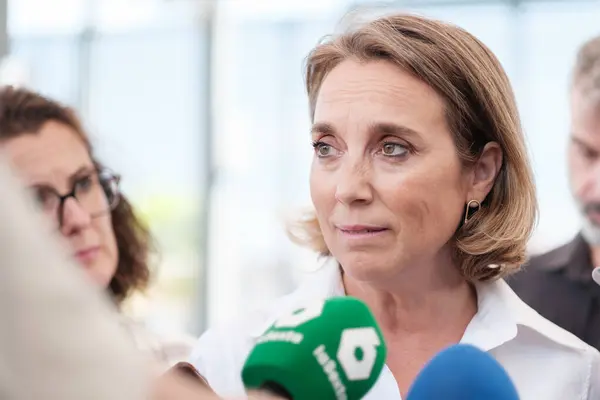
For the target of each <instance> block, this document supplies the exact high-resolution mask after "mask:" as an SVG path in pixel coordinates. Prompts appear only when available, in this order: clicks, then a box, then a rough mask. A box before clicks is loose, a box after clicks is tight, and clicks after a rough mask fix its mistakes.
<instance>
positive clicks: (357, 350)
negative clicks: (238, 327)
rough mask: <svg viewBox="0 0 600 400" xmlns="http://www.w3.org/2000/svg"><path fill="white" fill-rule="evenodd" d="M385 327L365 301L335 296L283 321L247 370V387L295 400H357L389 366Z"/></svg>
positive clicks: (270, 331) (272, 329)
mask: <svg viewBox="0 0 600 400" xmlns="http://www.w3.org/2000/svg"><path fill="white" fill-rule="evenodd" d="M385 359H386V348H385V342H384V339H383V335H382V334H381V330H380V329H379V327H378V326H377V322H376V321H375V318H374V317H373V314H371V311H370V310H369V308H368V307H367V305H366V304H365V303H363V302H362V301H360V300H358V299H356V298H353V297H333V298H330V299H327V300H322V301H318V302H315V303H313V304H310V305H308V306H307V307H305V308H302V309H299V310H295V311H294V312H292V313H289V314H288V315H284V316H282V317H281V318H280V319H278V320H277V321H276V322H275V323H274V324H273V325H272V326H271V327H270V328H269V329H267V331H266V332H265V333H263V335H262V336H260V338H259V339H258V341H257V344H256V346H255V347H254V349H253V350H252V351H251V352H250V355H249V356H248V358H247V359H246V363H245V364H244V368H243V369H242V381H243V382H244V386H245V387H246V389H258V390H265V391H269V392H271V393H273V394H276V395H278V396H280V397H283V398H286V399H291V400H314V399H319V400H329V399H331V400H358V399H361V398H363V396H365V395H366V394H367V393H368V392H369V390H370V389H371V387H373V385H374V384H375V382H376V381H377V378H378V377H379V374H380V373H381V370H382V369H383V366H384V364H385Z"/></svg>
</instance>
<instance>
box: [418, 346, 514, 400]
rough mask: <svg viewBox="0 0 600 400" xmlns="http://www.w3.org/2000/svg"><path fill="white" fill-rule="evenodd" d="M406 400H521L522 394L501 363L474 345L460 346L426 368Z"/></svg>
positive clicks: (453, 347) (444, 352) (452, 348)
mask: <svg viewBox="0 0 600 400" xmlns="http://www.w3.org/2000/svg"><path fill="white" fill-rule="evenodd" d="M407 400H519V395H518V393H517V389H516V388H515V386H514V384H513V383H512V381H511V379H510V377H509V376H508V374H507V373H506V371H505V370H504V368H502V366H501V365H500V364H499V363H498V361H496V360H495V359H494V358H493V357H492V356H490V355H489V354H488V353H486V352H484V351H482V350H479V349H478V348H476V347H474V346H471V345H466V344H458V345H454V346H450V347H448V348H447V349H445V350H443V351H441V352H440V353H438V354H437V355H436V356H435V357H433V358H432V359H431V360H430V361H429V362H428V363H427V364H426V365H425V367H424V368H423V370H421V372H420V373H419V375H418V376H417V378H416V379H415V381H414V383H413V384H412V386H411V388H410V390H409V391H408V396H407Z"/></svg>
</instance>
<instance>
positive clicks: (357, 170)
mask: <svg viewBox="0 0 600 400" xmlns="http://www.w3.org/2000/svg"><path fill="white" fill-rule="evenodd" d="M338 173H339V175H338V181H337V187H336V192H335V198H336V200H337V201H338V202H340V203H343V204H346V205H351V204H356V203H364V204H368V203H370V202H371V201H373V189H372V187H371V183H370V175H371V171H370V167H369V166H368V165H367V163H366V162H365V161H362V160H355V161H353V162H351V161H350V160H349V161H348V162H347V163H346V164H345V165H342V166H341V168H340V169H339V170H338Z"/></svg>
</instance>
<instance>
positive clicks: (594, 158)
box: [507, 36, 600, 349]
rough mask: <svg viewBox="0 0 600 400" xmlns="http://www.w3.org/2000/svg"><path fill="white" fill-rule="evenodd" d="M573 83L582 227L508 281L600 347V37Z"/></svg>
mask: <svg viewBox="0 0 600 400" xmlns="http://www.w3.org/2000/svg"><path fill="white" fill-rule="evenodd" d="M572 79H573V80H572V83H571V93H570V95H571V96H570V97H571V98H570V103H571V134H570V142H569V149H568V163H569V178H570V183H571V190H572V193H573V196H574V199H575V201H576V202H577V205H578V207H579V210H580V211H581V215H582V217H583V218H582V228H581V231H580V233H579V234H578V235H577V236H576V237H575V239H573V241H572V242H570V243H568V244H566V245H564V246H562V247H559V248H557V249H554V250H552V251H550V252H549V253H546V254H543V255H540V256H536V257H533V258H532V259H531V260H530V262H529V263H528V265H526V266H525V267H524V269H523V270H522V271H521V272H519V273H518V274H516V275H515V276H513V277H511V278H509V279H508V280H507V281H508V283H509V284H510V285H511V287H512V288H513V289H514V290H515V292H516V293H517V294H518V295H519V296H520V297H521V298H522V299H523V300H524V301H525V302H526V303H528V304H529V305H530V306H531V307H533V308H534V309H535V310H536V311H538V312H539V313H540V314H541V315H542V316H544V317H546V318H547V319H549V320H550V321H552V322H554V323H555V324H557V325H559V326H561V327H562V328H564V329H566V330H568V331H570V332H572V333H573V334H575V335H576V336H578V337H579V338H581V339H582V340H584V341H586V342H587V343H589V344H590V345H592V346H594V347H596V348H598V349H600V286H598V285H597V284H596V283H595V282H594V281H593V280H592V271H593V269H594V267H595V266H600V36H599V37H596V38H594V39H591V40H589V41H588V42H587V43H585V44H584V45H583V47H582V48H581V49H580V50H579V53H578V55H577V61H576V64H575V68H574V71H573V78H572Z"/></svg>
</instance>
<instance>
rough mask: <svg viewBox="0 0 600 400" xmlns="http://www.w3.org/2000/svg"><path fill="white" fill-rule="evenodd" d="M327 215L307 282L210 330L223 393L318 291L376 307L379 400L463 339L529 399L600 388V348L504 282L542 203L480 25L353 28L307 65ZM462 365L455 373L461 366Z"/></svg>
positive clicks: (208, 361)
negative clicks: (319, 259)
mask: <svg viewBox="0 0 600 400" xmlns="http://www.w3.org/2000/svg"><path fill="white" fill-rule="evenodd" d="M306 67H307V68H306V88H307V91H308V100H309V107H310V118H311V120H312V131H311V136H312V142H313V148H314V158H313V162H312V168H311V173H310V190H311V197H312V202H313V205H314V214H313V215H309V216H308V217H307V218H306V219H305V220H303V221H301V223H300V224H299V225H298V227H296V229H295V231H294V233H295V235H296V238H297V239H298V240H301V241H303V242H304V243H307V244H308V245H310V246H311V247H312V248H313V249H314V250H316V251H317V252H318V253H320V254H321V255H323V256H325V257H326V258H327V259H328V260H330V262H328V263H327V264H326V265H325V266H323V268H321V269H320V270H319V271H317V272H316V273H314V275H313V276H311V277H309V278H308V280H307V282H305V283H304V284H303V285H302V286H301V287H300V288H299V289H298V290H297V291H296V292H294V293H292V294H290V295H288V296H286V297H285V298H283V299H281V300H280V301H277V302H275V303H274V304H273V305H272V306H271V307H269V308H267V309H264V310H261V311H260V312H259V313H256V314H252V315H248V317H247V318H245V319H243V320H240V321H238V322H236V323H235V324H234V325H233V326H226V327H217V328H215V329H212V330H209V331H208V332H206V333H205V334H204V335H203V336H202V337H201V338H200V340H199V342H198V343H197V345H196V348H195V351H194V352H193V354H192V357H191V359H190V361H191V362H192V364H194V366H195V367H196V369H197V370H198V371H199V372H200V373H201V374H202V375H203V376H204V377H205V378H206V379H207V380H208V383H209V384H210V385H211V386H212V388H213V389H215V390H216V391H217V392H218V393H219V394H222V395H239V394H242V393H243V390H244V388H243V386H242V382H241V380H240V370H241V368H242V365H243V362H244V359H245V357H246V355H247V354H248V352H249V351H250V349H251V348H252V346H253V344H254V343H255V341H256V338H257V337H258V336H259V335H260V333H261V332H262V331H263V330H264V329H265V328H266V327H268V326H269V325H270V324H271V323H272V322H273V321H274V320H276V319H277V318H278V317H279V316H281V315H282V314H284V313H286V312H289V311H290V310H294V309H297V308H300V307H302V306H303V305H305V304H306V302H307V301H310V300H311V299H320V298H327V297H331V296H343V295H348V296H354V297H357V298H359V299H361V300H362V301H364V302H365V303H366V304H367V305H368V306H369V307H370V309H371V310H372V312H373V314H374V315H375V318H376V319H377V322H378V324H379V326H380V327H381V329H382V331H383V335H384V337H385V340H386V345H387V349H388V350H387V359H386V366H385V368H384V370H383V372H382V374H381V375H380V376H379V378H378V381H377V383H376V384H375V386H374V387H373V389H372V390H371V391H370V392H369V394H368V395H367V397H365V398H366V399H369V400H371V399H400V398H402V397H404V396H406V393H407V391H408V388H409V387H410V385H411V383H412V382H413V380H414V379H415V376H416V375H417V374H418V372H419V371H420V370H421V368H422V367H423V365H424V364H425V363H426V362H427V361H428V360H430V359H431V358H432V357H433V356H434V355H435V354H436V353H438V352H439V351H441V350H442V349H444V348H446V347H448V346H450V345H452V344H456V343H459V342H462V343H469V344H472V345H475V346H477V347H479V348H481V349H483V350H485V351H487V352H489V353H490V354H492V355H493V356H494V357H495V358H496V359H497V360H498V361H499V362H500V363H501V364H502V365H503V367H504V368H505V369H506V371H507V372H508V374H509V375H510V376H511V378H512V379H513V381H514V383H515V385H516V387H517V389H518V391H519V394H520V396H521V398H522V399H523V400H539V399H544V400H559V399H560V400H562V399H575V398H577V399H597V398H600V392H599V391H598V390H599V386H600V375H599V374H600V371H599V370H598V365H599V360H600V356H599V354H598V352H597V351H596V350H594V349H592V348H591V347H589V346H587V345H585V344H584V343H583V342H581V341H580V340H578V339H577V338H575V337H574V336H572V335H570V334H568V333H567V332H566V331H563V330H562V329H560V328H558V327H556V326H555V325H553V324H551V323H550V322H548V321H547V320H545V319H544V318H542V317H540V316H539V315H538V314H537V313H535V312H534V311H532V310H531V309H530V308H529V307H528V306H527V305H525V304H524V303H523V302H522V301H521V300H520V299H519V298H518V297H517V296H516V295H515V294H514V292H512V290H511V289H510V288H509V287H508V286H507V284H506V283H505V282H504V280H503V279H502V278H503V277H505V276H507V275H509V274H511V273H513V272H514V271H517V270H518V269H519V268H520V266H521V265H522V264H523V262H524V261H525V247H526V244H527V241H528V239H529V237H530V234H531V232H532V230H533V227H534V223H535V219H536V213H537V206H536V196H535V187H534V181H533V175H532V170H531V167H530V164H529V160H528V157H527V149H526V147H525V140H524V135H523V132H522V128H521V125H520V121H519V115H518V112H517V106H516V102H515V98H514V95H513V91H512V89H511V86H510V83H509V80H508V78H507V76H506V74H505V72H504V70H503V69H502V67H501V65H500V63H499V61H498V60H497V59H496V57H495V56H494V55H493V54H492V52H491V51H490V50H489V49H488V48H487V47H486V46H485V45H483V44H482V43H481V42H480V41H479V40H478V39H476V38H475V37H473V36H472V35H471V34H469V33H468V32H466V31H464V30H463V29H461V28H458V27H456V26H453V25H449V24H446V23H443V22H439V21H435V20H431V19H427V18H423V17H418V16H411V15H389V16H384V17H380V18H377V19H374V20H372V21H369V22H366V23H364V24H362V25H361V26H357V27H352V28H351V29H348V30H347V31H345V32H342V33H341V34H338V35H334V36H332V37H331V38H329V39H328V40H327V41H325V42H323V43H321V44H319V45H318V46H316V47H315V48H314V49H313V50H312V52H311V53H310V54H309V56H308V59H307V65H306ZM449 372H450V371H449Z"/></svg>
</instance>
